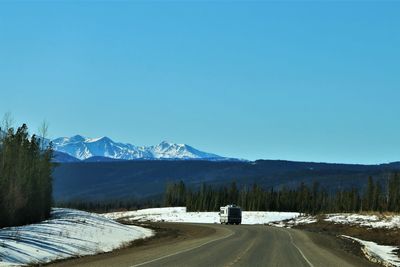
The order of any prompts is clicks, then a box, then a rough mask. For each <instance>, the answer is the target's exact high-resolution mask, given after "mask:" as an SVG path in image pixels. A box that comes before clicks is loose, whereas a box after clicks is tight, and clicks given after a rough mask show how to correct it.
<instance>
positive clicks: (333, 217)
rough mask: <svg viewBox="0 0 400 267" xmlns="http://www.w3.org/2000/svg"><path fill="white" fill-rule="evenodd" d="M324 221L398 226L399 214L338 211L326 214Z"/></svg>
mask: <svg viewBox="0 0 400 267" xmlns="http://www.w3.org/2000/svg"><path fill="white" fill-rule="evenodd" d="M325 221H328V222H333V223H338V224H351V225H359V226H363V227H370V228H388V229H392V228H400V215H388V216H384V215H382V216H377V215H362V214H354V213H338V214H328V215H326V218H325Z"/></svg>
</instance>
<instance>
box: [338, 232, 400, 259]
mask: <svg viewBox="0 0 400 267" xmlns="http://www.w3.org/2000/svg"><path fill="white" fill-rule="evenodd" d="M342 237H344V238H348V239H352V240H355V241H357V242H358V243H360V244H361V245H362V246H363V248H362V251H363V253H364V255H365V256H366V257H367V258H368V259H369V260H370V261H372V262H376V263H379V264H382V265H384V266H400V259H399V257H398V256H397V254H396V250H398V248H397V247H393V246H382V245H378V244H376V243H375V242H371V241H364V240H361V239H358V238H355V237H351V236H346V235H342Z"/></svg>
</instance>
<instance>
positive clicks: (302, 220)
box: [269, 215, 318, 228]
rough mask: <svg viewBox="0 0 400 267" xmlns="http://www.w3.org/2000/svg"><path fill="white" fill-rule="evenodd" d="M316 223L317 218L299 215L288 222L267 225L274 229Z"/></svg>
mask: <svg viewBox="0 0 400 267" xmlns="http://www.w3.org/2000/svg"><path fill="white" fill-rule="evenodd" d="M317 221H318V220H317V218H316V217H314V216H307V215H300V216H298V217H296V218H293V219H290V220H284V221H276V222H272V223H269V225H271V226H275V227H285V228H292V227H293V226H297V225H304V224H310V223H315V222H317Z"/></svg>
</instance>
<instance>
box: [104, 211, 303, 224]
mask: <svg viewBox="0 0 400 267" xmlns="http://www.w3.org/2000/svg"><path fill="white" fill-rule="evenodd" d="M299 215H300V213H298V212H269V211H243V212H242V224H266V223H270V222H274V221H282V220H288V219H292V218H295V217H297V216H299ZM104 216H105V217H107V218H110V219H114V220H116V219H121V218H125V219H128V220H131V221H140V222H143V221H151V222H185V223H219V215H218V212H187V211H186V208H185V207H173V208H153V209H143V210H137V211H126V212H113V213H107V214H104Z"/></svg>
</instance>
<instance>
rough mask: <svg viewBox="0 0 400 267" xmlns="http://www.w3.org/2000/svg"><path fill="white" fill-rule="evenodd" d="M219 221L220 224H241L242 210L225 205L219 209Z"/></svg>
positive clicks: (234, 206)
mask: <svg viewBox="0 0 400 267" xmlns="http://www.w3.org/2000/svg"><path fill="white" fill-rule="evenodd" d="M219 221H220V223H221V224H240V223H242V209H241V208H240V207H239V206H236V205H227V206H225V207H221V208H220V212H219Z"/></svg>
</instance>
